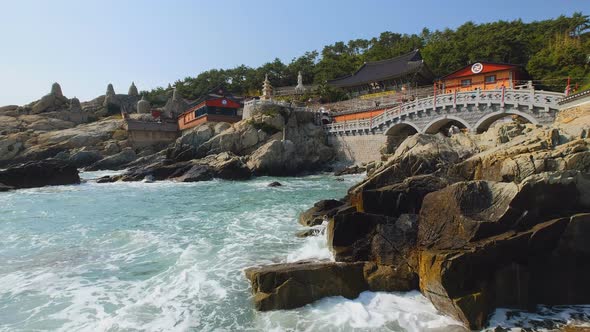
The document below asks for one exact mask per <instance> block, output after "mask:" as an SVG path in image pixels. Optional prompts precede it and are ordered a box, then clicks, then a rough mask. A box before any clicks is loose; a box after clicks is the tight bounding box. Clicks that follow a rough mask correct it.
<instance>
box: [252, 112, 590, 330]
mask: <svg viewBox="0 0 590 332" xmlns="http://www.w3.org/2000/svg"><path fill="white" fill-rule="evenodd" d="M582 127H583V126H581V125H580V124H579V123H577V124H576V127H575V128H572V127H567V126H565V127H564V125H559V126H556V127H555V128H541V127H538V126H532V125H521V124H507V125H501V126H499V127H497V128H494V129H493V131H492V132H490V133H488V134H484V135H481V136H479V137H474V136H471V137H469V136H465V135H463V134H458V135H453V137H451V138H448V137H442V136H429V135H421V134H417V135H414V136H412V137H410V138H408V139H406V141H404V142H403V143H402V144H401V145H400V146H399V147H398V149H397V150H396V152H395V153H394V154H393V155H391V156H390V157H389V158H388V159H387V160H386V161H384V162H382V163H378V164H377V163H374V164H373V165H372V167H371V171H370V174H369V176H368V178H367V179H366V180H364V181H362V182H361V183H359V184H358V185H356V186H354V187H352V188H351V189H350V190H349V193H348V195H347V197H346V198H345V199H344V200H342V201H321V202H318V203H317V204H316V206H314V207H312V208H310V209H309V210H307V211H305V212H304V213H302V214H301V215H300V220H299V221H300V223H301V224H303V225H309V226H311V225H317V224H319V223H322V222H323V221H328V224H327V227H326V230H325V232H326V237H327V240H328V246H329V248H330V249H331V251H332V253H333V254H334V257H335V260H336V262H341V263H345V264H360V263H363V264H364V265H363V278H364V284H363V286H364V287H367V289H371V290H385V291H391V290H410V289H419V290H420V291H421V292H422V293H423V294H424V295H425V296H426V297H427V298H429V299H430V300H431V301H432V303H433V304H434V305H435V307H436V308H437V309H438V310H440V311H441V312H443V313H445V314H447V315H449V316H452V317H454V318H456V319H458V320H460V321H462V322H463V323H464V324H465V326H466V327H467V328H469V329H481V328H483V327H485V326H486V324H487V322H488V319H489V317H490V315H491V314H492V313H493V312H494V310H495V309H496V308H521V309H523V310H526V309H531V308H535V306H536V305H538V304H547V305H567V304H584V303H589V302H590V288H589V286H588V283H587V281H586V280H590V263H589V262H590V248H589V247H588V243H589V242H588V241H585V240H583V239H584V238H590V182H589V181H590V174H589V173H588V171H589V169H588V165H587V163H586V162H587V161H588V158H587V154H588V141H587V139H586V138H584V137H585V136H584V134H583V132H584V131H583V130H579V129H580V128H582ZM305 264H312V263H304V264H303V266H305ZM335 264H336V263H335ZM343 266H349V265H343ZM350 266H354V265H350ZM290 268H291V265H285V266H282V267H276V269H279V270H280V269H285V271H287V270H289V269H290ZM352 270H354V269H352ZM355 271H356V270H355ZM300 273H306V272H305V269H300ZM355 273H356V274H355V276H354V277H351V278H352V279H351V280H356V281H358V282H359V283H357V284H360V281H359V280H360V277H359V272H358V271H357V272H355ZM253 285H254V284H253ZM302 285H305V283H303V284H302ZM301 287H302V292H309V290H308V289H306V287H305V286H301ZM272 289H273V290H272V292H274V293H276V294H279V293H281V288H280V287H278V286H277V287H273V288H272ZM253 291H254V293H255V298H256V297H257V296H258V295H257V292H258V291H259V289H257V288H255V287H253ZM272 292H271V293H272ZM330 294H332V293H330ZM261 296H263V295H261ZM307 300H310V301H311V300H312V298H307V299H306V301H307ZM299 301H302V300H301V299H300V300H299ZM306 301H303V302H306ZM297 304H298V305H300V304H301V302H298V303H297ZM269 308H270V309H273V308H275V309H276V307H273V306H272V305H270V306H268V307H266V309H265V310H268V309H269Z"/></svg>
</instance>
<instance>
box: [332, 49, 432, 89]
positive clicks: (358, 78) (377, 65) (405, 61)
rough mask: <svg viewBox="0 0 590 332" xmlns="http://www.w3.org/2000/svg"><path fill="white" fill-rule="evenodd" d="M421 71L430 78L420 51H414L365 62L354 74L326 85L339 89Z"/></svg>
mask: <svg viewBox="0 0 590 332" xmlns="http://www.w3.org/2000/svg"><path fill="white" fill-rule="evenodd" d="M422 70H424V72H425V74H426V76H430V78H432V74H431V73H430V70H428V68H427V67H426V65H425V64H424V60H422V55H421V54H420V51H419V50H414V51H412V52H410V53H407V54H403V55H400V56H397V57H395V58H391V59H387V60H381V61H374V62H365V63H364V64H363V65H362V66H361V67H360V68H359V69H358V70H357V71H356V72H355V73H354V74H351V75H348V76H344V77H340V78H337V79H333V80H329V81H328V84H329V85H332V86H335V87H341V88H343V87H352V86H358V85H363V84H369V83H372V82H379V81H385V80H388V79H394V78H397V77H402V76H405V75H407V74H412V73H416V72H420V71H422Z"/></svg>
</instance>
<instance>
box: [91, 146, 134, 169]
mask: <svg viewBox="0 0 590 332" xmlns="http://www.w3.org/2000/svg"><path fill="white" fill-rule="evenodd" d="M135 159H137V154H136V153H135V151H133V149H131V148H125V149H123V151H121V152H119V153H117V154H114V155H112V156H108V157H105V158H103V159H101V160H99V161H97V162H95V163H94V164H92V165H90V166H89V167H88V169H87V170H88V171H98V170H103V169H112V170H116V169H121V168H124V167H125V165H126V164H128V163H130V162H132V161H134V160H135Z"/></svg>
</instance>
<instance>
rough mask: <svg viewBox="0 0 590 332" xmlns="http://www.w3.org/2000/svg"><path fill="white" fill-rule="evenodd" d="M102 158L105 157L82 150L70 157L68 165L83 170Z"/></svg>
mask: <svg viewBox="0 0 590 332" xmlns="http://www.w3.org/2000/svg"><path fill="white" fill-rule="evenodd" d="M102 158H103V156H102V155H101V154H100V153H98V152H96V151H86V150H80V151H77V152H75V153H73V154H72V155H70V156H69V158H68V163H69V164H70V165H73V166H75V167H77V168H81V167H86V166H89V165H92V164H94V163H95V162H97V161H99V160H101V159H102Z"/></svg>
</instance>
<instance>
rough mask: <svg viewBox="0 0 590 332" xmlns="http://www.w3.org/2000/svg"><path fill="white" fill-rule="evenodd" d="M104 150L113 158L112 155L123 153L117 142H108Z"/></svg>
mask: <svg viewBox="0 0 590 332" xmlns="http://www.w3.org/2000/svg"><path fill="white" fill-rule="evenodd" d="M103 150H104V153H105V154H106V155H107V156H111V155H114V154H117V153H119V152H121V148H120V147H119V144H117V142H115V141H108V142H106V144H105V145H104V149H103Z"/></svg>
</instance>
